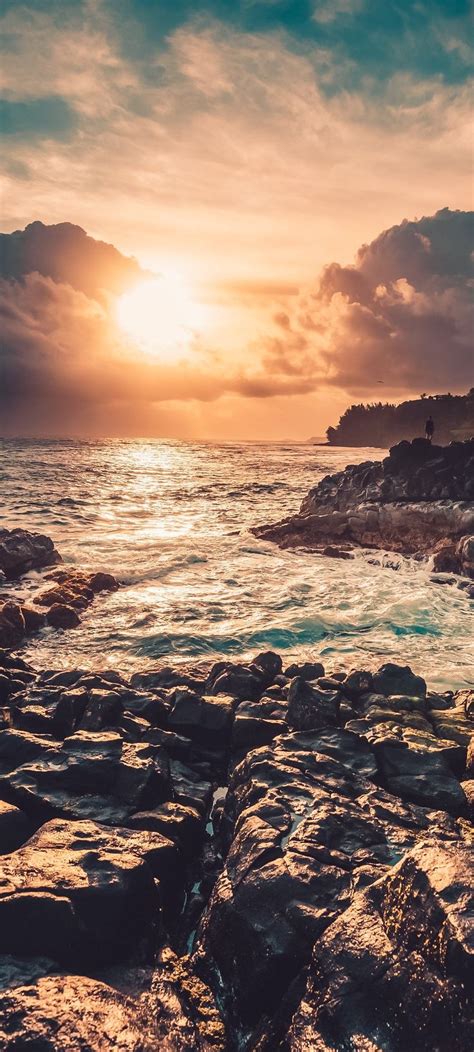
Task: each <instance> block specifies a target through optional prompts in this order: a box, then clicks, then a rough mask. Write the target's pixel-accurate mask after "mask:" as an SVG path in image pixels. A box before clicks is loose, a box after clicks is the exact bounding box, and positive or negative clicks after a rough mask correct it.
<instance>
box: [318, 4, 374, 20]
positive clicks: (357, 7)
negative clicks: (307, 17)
mask: <svg viewBox="0 0 474 1052" xmlns="http://www.w3.org/2000/svg"><path fill="white" fill-rule="evenodd" d="M364 7H365V0H317V3H316V6H315V8H314V11H313V18H314V20H315V22H321V23H322V24H323V25H326V24H327V23H328V22H334V21H335V20H336V19H337V18H339V17H340V16H341V15H356V14H359V12H360V11H362V9H363V8H364Z"/></svg>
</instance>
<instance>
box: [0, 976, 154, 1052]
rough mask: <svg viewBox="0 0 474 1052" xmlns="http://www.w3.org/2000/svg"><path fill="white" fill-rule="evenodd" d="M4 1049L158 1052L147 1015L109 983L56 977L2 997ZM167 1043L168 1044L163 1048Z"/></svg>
mask: <svg viewBox="0 0 474 1052" xmlns="http://www.w3.org/2000/svg"><path fill="white" fill-rule="evenodd" d="M0 1042H1V1045H2V1048H3V1049H5V1052H14V1050H15V1052H16V1050H18V1049H20V1048H23V1049H38V1050H39V1049H41V1052H73V1050H74V1052H76V1050H77V1052H79V1050H81V1052H82V1050H87V1052H105V1050H106V1049H112V1048H113V1049H116V1050H117V1052H155V1050H156V1048H157V1047H159V1046H158V1043H157V1042H158V1034H157V1032H156V1030H155V1028H154V1027H153V1025H152V1021H151V1019H150V1018H149V1016H148V1014H147V1013H145V1012H144V1011H143V1009H141V1010H140V1006H139V1005H138V1004H137V1002H136V1001H134V1000H132V999H131V998H127V997H125V996H124V995H123V994H120V993H118V991H117V990H113V989H112V988H111V987H110V986H106V984H105V983H101V982H97V980H94V979H87V978H85V977H84V976H77V975H54V976H46V977H44V978H41V979H39V981H38V982H37V983H36V984H35V985H33V986H20V987H17V988H16V989H14V990H9V991H6V992H5V993H4V994H3V995H2V996H1V997H0ZM162 1047H164V1048H165V1047H166V1046H162Z"/></svg>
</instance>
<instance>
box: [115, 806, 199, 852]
mask: <svg viewBox="0 0 474 1052" xmlns="http://www.w3.org/2000/svg"><path fill="white" fill-rule="evenodd" d="M129 827H130V828H131V829H149V830H151V831H152V832H155V833H161V834H162V835H163V836H165V837H167V839H168V840H172V841H173V843H177V844H179V847H180V848H181V850H182V851H183V853H184V855H185V856H186V857H188V858H190V857H191V856H192V854H193V852H197V850H198V848H199V845H200V843H201V841H202V836H203V832H204V823H203V815H202V814H200V812H199V811H198V810H196V809H195V808H193V807H190V806H186V805H184V804H180V803H176V802H175V801H166V802H165V803H163V804H160V806H159V807H156V808H154V809H153V811H138V812H137V813H136V814H134V815H132V817H131V818H130V820H129Z"/></svg>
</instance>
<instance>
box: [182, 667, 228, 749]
mask: <svg viewBox="0 0 474 1052" xmlns="http://www.w3.org/2000/svg"><path fill="white" fill-rule="evenodd" d="M218 683H219V679H218V680H217V684H218ZM234 708H235V699H234V698H233V697H229V696H226V695H223V694H221V693H220V691H216V696H211V697H206V696H204V697H200V696H199V695H198V694H194V693H193V692H192V691H191V690H189V689H188V688H183V689H182V690H178V691H177V692H176V694H175V701H174V705H173V708H172V710H171V712H170V715H169V718H168V726H169V728H170V730H173V731H176V732H177V733H179V734H183V735H184V736H185V737H188V738H191V739H192V740H193V741H196V742H198V743H200V744H202V745H209V746H211V747H216V748H221V749H223V748H226V747H227V746H228V745H229V743H230V734H231V729H232V717H233V713H234Z"/></svg>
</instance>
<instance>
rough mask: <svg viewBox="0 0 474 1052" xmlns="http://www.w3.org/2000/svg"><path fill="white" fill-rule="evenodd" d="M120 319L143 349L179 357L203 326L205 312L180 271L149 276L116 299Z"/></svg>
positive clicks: (157, 355)
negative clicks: (193, 296)
mask: <svg viewBox="0 0 474 1052" xmlns="http://www.w3.org/2000/svg"><path fill="white" fill-rule="evenodd" d="M117 321H118V323H119V325H120V327H121V329H122V330H123V331H124V332H125V333H126V334H127V336H129V337H130V338H131V339H132V340H133V341H134V343H135V344H136V345H137V347H139V349H140V350H141V351H142V353H144V354H147V355H150V356H151V357H156V358H165V359H168V360H172V359H176V358H179V357H181V356H182V354H183V353H184V352H185V351H186V350H188V349H189V347H190V345H191V342H192V339H193V337H194V336H196V335H197V333H198V332H199V331H200V330H201V329H202V327H203V325H204V322H205V312H204V308H203V306H202V305H201V304H199V303H196V302H195V301H194V300H193V298H192V296H191V293H190V290H189V289H188V288H187V286H186V283H185V282H184V280H183V279H182V278H181V277H180V276H179V275H178V274H167V275H163V276H160V277H156V278H150V279H148V280H146V281H143V282H141V283H140V285H137V286H136V287H135V288H133V289H131V290H130V292H126V293H124V295H123V296H121V297H120V299H119V300H118V302H117Z"/></svg>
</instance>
